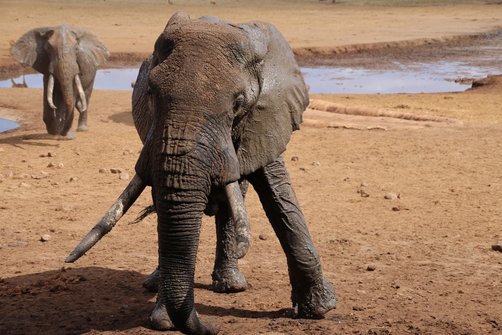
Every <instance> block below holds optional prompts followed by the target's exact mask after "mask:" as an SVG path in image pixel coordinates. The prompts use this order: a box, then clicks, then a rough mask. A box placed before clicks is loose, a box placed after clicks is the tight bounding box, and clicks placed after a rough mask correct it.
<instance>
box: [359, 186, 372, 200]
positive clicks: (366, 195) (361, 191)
mask: <svg viewBox="0 0 502 335" xmlns="http://www.w3.org/2000/svg"><path fill="white" fill-rule="evenodd" d="M357 193H359V194H360V195H361V197H363V198H369V196H370V195H369V193H368V192H366V190H364V189H362V188H360V189H358V190H357Z"/></svg>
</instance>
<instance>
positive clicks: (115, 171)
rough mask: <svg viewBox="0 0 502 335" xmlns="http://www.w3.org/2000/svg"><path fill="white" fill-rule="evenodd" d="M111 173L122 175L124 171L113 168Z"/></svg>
mask: <svg viewBox="0 0 502 335" xmlns="http://www.w3.org/2000/svg"><path fill="white" fill-rule="evenodd" d="M110 172H111V173H121V172H122V169H119V168H111V169H110Z"/></svg>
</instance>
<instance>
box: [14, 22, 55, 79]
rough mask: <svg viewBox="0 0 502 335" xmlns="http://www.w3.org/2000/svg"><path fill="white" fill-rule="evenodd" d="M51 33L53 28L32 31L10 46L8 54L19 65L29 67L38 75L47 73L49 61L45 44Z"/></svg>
mask: <svg viewBox="0 0 502 335" xmlns="http://www.w3.org/2000/svg"><path fill="white" fill-rule="evenodd" d="M53 33H54V27H40V28H35V29H32V30H30V31H28V32H27V33H25V34H24V35H23V36H21V37H20V38H19V39H18V40H17V41H16V43H14V44H13V45H12V47H11V48H10V54H11V55H12V57H14V59H15V60H17V61H18V62H19V63H21V64H24V65H29V66H31V67H32V68H34V69H35V70H37V71H38V72H40V73H47V72H48V69H49V62H50V59H49V55H48V54H47V51H46V50H45V43H46V42H47V39H48V38H49V37H50V36H51V35H52V34H53Z"/></svg>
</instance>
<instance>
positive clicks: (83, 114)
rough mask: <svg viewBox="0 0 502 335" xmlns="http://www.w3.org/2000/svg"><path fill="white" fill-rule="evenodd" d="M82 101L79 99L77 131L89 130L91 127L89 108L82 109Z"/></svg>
mask: <svg viewBox="0 0 502 335" xmlns="http://www.w3.org/2000/svg"><path fill="white" fill-rule="evenodd" d="M82 109H83V107H82V102H81V101H80V100H79V101H77V110H78V113H79V115H78V126H77V131H87V130H89V127H88V126H87V110H82Z"/></svg>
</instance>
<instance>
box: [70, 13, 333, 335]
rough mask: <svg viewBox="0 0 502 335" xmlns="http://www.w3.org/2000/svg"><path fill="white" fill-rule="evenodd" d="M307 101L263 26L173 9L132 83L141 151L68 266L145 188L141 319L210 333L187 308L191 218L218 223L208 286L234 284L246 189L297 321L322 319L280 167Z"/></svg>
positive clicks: (313, 268) (243, 240) (323, 303)
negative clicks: (146, 286) (269, 234)
mask: <svg viewBox="0 0 502 335" xmlns="http://www.w3.org/2000/svg"><path fill="white" fill-rule="evenodd" d="M308 103H309V98H308V90H307V87H306V85H305V83H304V80H303V77H302V75H301V72H300V69H299V68H298V65H297V63H296V61H295V58H294V55H293V52H292V50H291V48H290V47H289V45H288V43H287V42H286V40H285V39H284V37H283V36H282V35H281V33H280V32H279V31H278V30H277V29H276V28H275V27H274V26H273V25H271V24H269V23H265V22H260V21H254V22H251V23H245V24H238V25H237V24H232V23H230V22H227V21H223V20H219V19H217V18H214V17H202V18H199V19H195V20H192V19H191V18H190V16H189V15H188V14H186V13H184V12H176V13H175V14H174V15H173V16H172V17H171V18H170V19H169V21H168V22H167V25H166V27H165V29H164V30H163V32H162V33H161V34H160V36H159V37H158V38H157V40H156V42H155V46H154V51H153V53H152V55H151V56H150V57H149V58H148V59H146V60H145V61H144V62H143V64H142V66H141V68H140V71H139V74H138V78H137V80H136V84H135V86H134V91H133V98H132V104H133V119H134V122H135V126H136V128H137V130H138V133H139V135H140V138H141V139H142V141H143V143H144V145H143V149H142V151H141V153H140V155H139V158H138V160H137V162H136V166H135V170H136V175H135V176H134V178H133V179H132V180H131V182H130V183H129V185H128V186H127V187H126V189H125V190H124V191H123V193H122V194H121V196H120V197H119V199H118V200H117V201H116V202H115V203H114V205H113V206H112V207H111V208H110V210H109V211H108V212H107V213H106V214H105V216H104V217H103V218H102V219H101V221H100V222H98V224H97V225H96V226H95V227H94V228H93V229H92V230H91V231H90V232H89V233H88V234H87V236H86V237H84V239H83V240H82V241H81V242H80V244H79V245H77V247H76V248H75V249H74V250H73V251H72V252H71V253H70V255H69V256H68V257H67V259H66V262H74V261H75V260H77V259H78V258H79V257H81V256H82V255H83V254H84V253H85V252H86V251H88V250H89V249H90V248H91V247H92V246H93V245H94V244H95V243H96V242H97V241H98V240H99V239H100V238H101V237H102V236H104V235H105V234H106V233H107V232H109V231H110V230H111V229H112V228H113V226H114V224H115V223H116V221H117V220H118V218H120V216H121V215H123V213H124V212H125V211H126V210H127V209H128V208H129V207H130V206H131V205H132V203H134V201H135V200H136V198H137V197H138V196H139V194H140V193H141V192H142V191H143V190H144V188H145V187H146V186H147V185H149V186H151V187H152V197H153V202H154V207H155V210H156V212H157V233H158V240H159V243H158V257H159V272H160V285H159V294H158V299H157V304H156V306H155V309H154V311H153V312H152V314H151V316H150V319H151V321H153V323H154V324H156V325H163V324H164V325H166V324H167V323H166V321H167V320H168V321H169V322H171V323H172V325H173V326H174V327H175V328H176V329H177V330H179V331H181V332H183V333H185V334H197V335H198V334H216V333H218V329H217V328H215V327H214V326H212V325H210V324H208V323H205V322H202V321H201V320H200V319H199V316H198V314H197V312H196V310H195V304H194V271H195V263H196V254H197V248H198V244H199V234H200V226H201V219H202V216H203V214H208V215H215V216H216V228H217V251H216V261H215V269H214V271H213V280H214V279H215V277H216V279H218V278H217V277H218V274H221V273H222V274H223V277H224V278H223V279H222V280H221V281H222V282H224V281H225V280H227V279H228V280H230V281H231V280H233V277H235V276H238V275H239V273H240V272H239V270H238V268H237V259H238V258H239V257H241V256H242V255H243V254H245V252H246V251H247V247H248V246H249V231H247V230H246V227H247V224H248V222H247V214H246V212H245V206H244V202H243V193H244V192H245V185H246V183H247V182H249V183H250V184H251V185H252V186H253V188H254V190H255V191H256V192H257V194H258V197H259V199H260V201H261V203H262V206H263V208H264V210H265V213H266V215H267V218H268V220H269V221H270V223H271V225H272V227H273V229H274V231H275V234H276V235H277V237H278V239H279V242H280V244H281V246H282V249H283V251H284V253H285V255H286V259H287V265H288V273H289V280H290V284H291V300H292V305H293V307H294V309H295V313H296V315H297V316H298V317H303V318H322V317H324V315H325V313H327V312H328V311H329V310H331V309H333V308H335V305H336V297H335V290H334V287H333V285H332V284H331V282H330V281H329V280H328V279H327V278H325V276H324V275H323V272H322V267H321V261H320V256H319V253H318V252H317V250H316V248H315V246H314V244H313V241H312V238H311V236H310V233H309V231H308V228H307V225H306V222H305V218H304V216H303V213H302V211H301V209H300V206H299V204H298V200H297V198H296V195H295V192H294V190H293V187H292V184H291V179H290V177H289V174H288V172H287V169H286V166H285V162H284V159H283V153H284V151H285V150H286V145H287V144H288V142H289V140H290V138H291V135H292V132H293V131H295V130H298V129H299V126H300V123H301V122H302V113H303V111H304V110H305V109H306V107H307V105H308ZM225 276H227V277H225ZM213 284H214V283H213Z"/></svg>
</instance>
